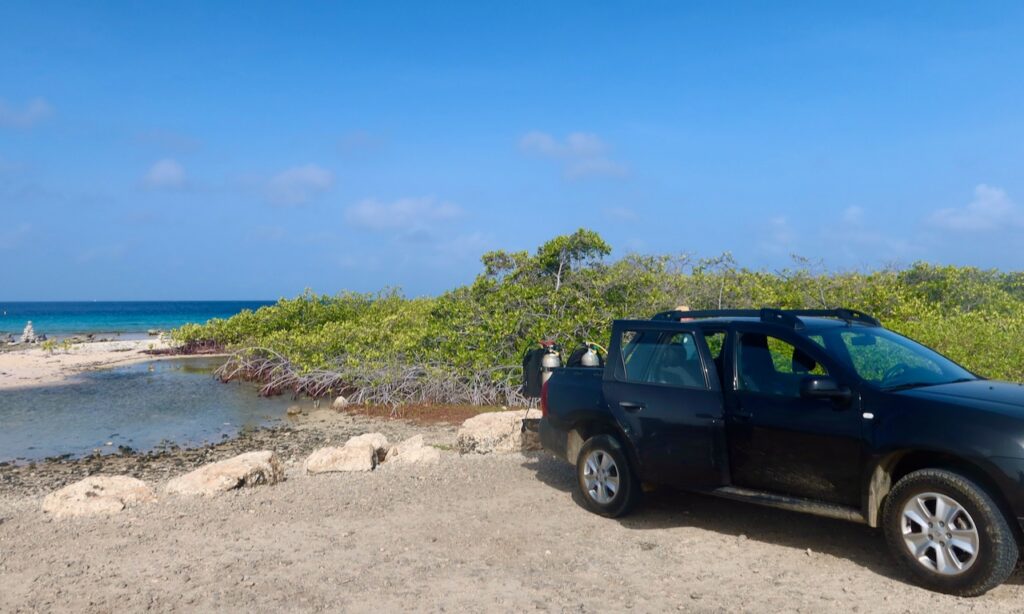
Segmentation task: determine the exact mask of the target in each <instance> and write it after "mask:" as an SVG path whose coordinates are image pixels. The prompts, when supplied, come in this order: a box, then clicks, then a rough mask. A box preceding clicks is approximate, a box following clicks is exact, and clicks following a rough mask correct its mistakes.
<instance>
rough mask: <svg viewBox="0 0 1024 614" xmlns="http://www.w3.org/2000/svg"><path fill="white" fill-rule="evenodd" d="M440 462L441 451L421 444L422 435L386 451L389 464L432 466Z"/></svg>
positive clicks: (414, 436)
mask: <svg viewBox="0 0 1024 614" xmlns="http://www.w3.org/2000/svg"><path fill="white" fill-rule="evenodd" d="M440 460H441V451H440V450H438V449H437V448H435V447H433V446H428V445H426V444H424V443H423V435H413V436H412V437H410V438H409V439H406V440H405V441H403V442H402V443H399V444H397V445H395V446H393V447H392V448H391V450H390V451H388V456H387V461H388V463H389V464H399V465H413V464H425V465H433V464H436V463H437V462H438V461H440Z"/></svg>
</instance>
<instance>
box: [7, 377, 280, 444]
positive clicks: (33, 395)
mask: <svg viewBox="0 0 1024 614" xmlns="http://www.w3.org/2000/svg"><path fill="white" fill-rule="evenodd" d="M222 360H223V359H217V358H195V357H193V358H180V359H170V360H157V361H152V362H145V363H139V364H135V365H130V366H125V367H116V368H113V369H105V370H102V371H92V372H89V373H85V374H82V375H80V376H78V377H76V378H75V379H74V380H72V381H71V382H69V383H65V384H61V385H56V386H45V387H38V388H25V389H18V390H3V391H0V462H4V461H11V460H21V461H25V460H35V459H41V458H45V457H50V456H59V455H65V454H68V455H71V456H82V455H86V454H90V453H92V452H93V451H94V450H95V449H99V450H100V452H101V453H112V452H116V451H117V450H118V447H119V446H127V447H130V448H132V449H134V450H136V451H140V452H146V451H149V450H152V449H154V448H157V447H159V446H162V445H169V444H177V445H179V446H182V447H186V446H194V445H201V444H203V443H207V442H211V443H212V442H215V441H220V440H221V439H225V438H228V437H232V436H234V435H236V434H237V433H238V431H239V429H241V428H243V427H246V426H261V425H267V424H271V423H273V422H277V421H279V420H281V419H282V417H283V416H284V414H285V409H286V408H287V406H288V405H289V404H291V403H292V401H291V400H290V399H289V398H288V397H277V398H273V399H265V398H261V397H259V396H258V395H257V394H256V388H255V387H254V386H251V385H248V384H234V383H232V384H222V383H220V382H219V381H218V380H216V379H215V378H214V377H213V376H212V373H213V369H215V368H216V367H217V365H219V364H220V362H221V361H222ZM108 442H109V443H110V444H111V445H106V444H107V443H108Z"/></svg>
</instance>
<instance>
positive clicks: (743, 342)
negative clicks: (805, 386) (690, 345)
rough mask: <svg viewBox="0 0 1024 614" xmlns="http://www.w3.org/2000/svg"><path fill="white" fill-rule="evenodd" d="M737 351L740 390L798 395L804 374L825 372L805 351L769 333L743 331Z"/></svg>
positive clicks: (789, 395) (823, 373)
mask: <svg viewBox="0 0 1024 614" xmlns="http://www.w3.org/2000/svg"><path fill="white" fill-rule="evenodd" d="M737 352H738V356H737V359H738V367H739V388H740V390H747V391H750V392H759V393H762V394H773V395H779V396H788V397H798V396H800V381H801V380H802V379H803V378H804V377H805V376H807V375H828V373H827V372H826V371H825V368H824V367H823V366H822V365H820V364H818V363H817V361H815V360H814V359H813V358H811V356H810V355H809V354H807V353H806V352H805V351H803V350H801V349H800V348H798V347H795V346H794V345H793V344H791V343H789V342H787V341H783V340H782V339H779V338H777V337H772V336H770V335H762V334H759V333H757V334H755V333H743V334H742V335H740V339H739V344H738V347H737Z"/></svg>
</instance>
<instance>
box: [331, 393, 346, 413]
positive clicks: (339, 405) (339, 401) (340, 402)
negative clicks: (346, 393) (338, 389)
mask: <svg viewBox="0 0 1024 614" xmlns="http://www.w3.org/2000/svg"><path fill="white" fill-rule="evenodd" d="M346 407H348V399H346V398H345V397H343V396H341V395H338V397H337V398H336V399H334V402H333V403H331V409H333V410H335V411H340V410H342V409H345V408H346Z"/></svg>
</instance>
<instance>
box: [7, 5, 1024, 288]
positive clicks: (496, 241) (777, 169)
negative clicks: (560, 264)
mask: <svg viewBox="0 0 1024 614" xmlns="http://www.w3.org/2000/svg"><path fill="white" fill-rule="evenodd" d="M1022 67H1024V4H1022V3H1019V2H1007V3H994V2H991V3H946V2H920V3H913V2H901V3H888V2H885V3H881V2H880V3H822V2H808V3H778V2H758V3H718V2H707V3H696V2H651V3H621V2H575V3H573V2H562V3H551V2H523V3H510V2H501V3H498V2H493V3H492V2H464V3H463V2H445V3H424V2H415V3H414V2H409V3H393V2H373V3H358V4H357V3H289V4H287V5H286V4H285V3H280V4H263V3H254V2H249V3H244V4H243V3H237V4H229V3H226V2H222V3H220V2H219V3H209V2H196V3H187V2H174V3H159V4H158V3H113V2H92V3H80V2H69V3H53V2H16V1H10V2H4V3H3V4H0V298H2V299H4V300H60V299H86V300H87V299H216V298H224V299H228V298H277V297H279V296H288V295H294V294H296V293H298V292H300V291H301V290H302V289H303V288H305V287H311V288H313V289H315V290H317V291H320V292H329V293H333V292H337V291H339V290H341V289H353V290H359V291H368V290H375V289H378V288H381V287H384V286H398V287H401V288H403V289H404V290H405V291H406V292H407V293H408V294H411V295H419V294H433V293H437V292H440V291H443V290H445V289H447V288H450V287H453V286H456V285H459V284H462V283H465V282H467V281H469V280H471V279H472V277H473V276H474V275H475V274H476V273H477V272H478V271H479V263H478V259H479V256H480V254H481V253H483V252H484V251H487V250H490V249H509V250H513V249H531V248H534V247H536V246H537V245H539V244H540V243H541V242H543V241H544V240H545V239H547V238H550V237H551V236H553V235H555V234H560V233H565V232H571V231H572V230H574V229H576V228H578V227H581V226H585V227H589V228H592V229H594V230H597V231H598V232H600V233H601V234H602V235H604V236H605V238H606V239H607V240H608V241H609V242H610V243H611V244H612V245H613V247H614V248H615V252H614V255H615V256H621V255H623V254H625V253H628V252H630V251H636V252H643V253H676V252H688V253H693V254H696V255H700V256H713V255H717V254H719V253H721V252H723V251H731V252H732V253H733V254H734V256H735V257H736V259H737V260H738V261H739V262H740V263H741V264H744V265H746V266H750V267H754V268H762V267H764V268H776V267H780V266H785V265H786V264H787V263H788V262H789V255H790V254H791V253H798V254H801V255H803V256H806V257H809V258H812V259H823V260H824V262H825V263H826V265H828V266H830V267H832V268H835V269H847V268H853V267H858V268H871V267H877V266H882V265H885V264H890V263H902V264H907V263H910V262H913V261H916V260H928V261H932V262H941V263H956V264H973V265H977V266H982V267H986V268H988V267H997V268H1002V269H1021V268H1024V255H1022V251H1021V250H1020V249H1019V248H1018V244H1019V243H1020V238H1021V237H1024V104H1022V102H1024V69H1022Z"/></svg>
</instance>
